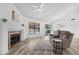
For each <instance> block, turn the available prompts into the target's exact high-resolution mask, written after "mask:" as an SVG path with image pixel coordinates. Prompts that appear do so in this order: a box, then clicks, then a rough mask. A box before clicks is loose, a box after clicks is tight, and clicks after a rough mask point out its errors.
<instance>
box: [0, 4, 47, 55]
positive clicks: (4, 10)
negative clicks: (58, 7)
mask: <svg viewBox="0 0 79 59" xmlns="http://www.w3.org/2000/svg"><path fill="white" fill-rule="evenodd" d="M12 10H15V11H16V13H17V14H18V15H19V17H20V18H19V22H17V21H13V20H12V18H11V17H12ZM4 18H5V19H7V20H8V21H7V22H5V23H4V22H3V21H2V19H4ZM28 22H37V23H40V29H41V30H40V33H39V34H36V35H29V29H28ZM22 24H24V27H22ZM45 24H47V23H45V22H42V21H36V19H32V18H27V17H23V16H22V15H21V13H20V12H19V11H18V9H17V8H16V7H15V6H14V5H13V4H0V54H5V53H7V52H8V31H19V30H21V32H22V33H21V40H24V39H26V38H28V37H36V36H44V35H45Z"/></svg>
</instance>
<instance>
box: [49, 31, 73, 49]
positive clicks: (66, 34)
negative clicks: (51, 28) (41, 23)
mask: <svg viewBox="0 0 79 59" xmlns="http://www.w3.org/2000/svg"><path fill="white" fill-rule="evenodd" d="M73 35H74V34H73V33H71V32H70V31H63V30H57V31H55V32H54V34H50V35H49V38H50V42H51V43H53V39H60V40H62V41H63V49H66V48H69V47H70V45H71V41H72V39H73Z"/></svg>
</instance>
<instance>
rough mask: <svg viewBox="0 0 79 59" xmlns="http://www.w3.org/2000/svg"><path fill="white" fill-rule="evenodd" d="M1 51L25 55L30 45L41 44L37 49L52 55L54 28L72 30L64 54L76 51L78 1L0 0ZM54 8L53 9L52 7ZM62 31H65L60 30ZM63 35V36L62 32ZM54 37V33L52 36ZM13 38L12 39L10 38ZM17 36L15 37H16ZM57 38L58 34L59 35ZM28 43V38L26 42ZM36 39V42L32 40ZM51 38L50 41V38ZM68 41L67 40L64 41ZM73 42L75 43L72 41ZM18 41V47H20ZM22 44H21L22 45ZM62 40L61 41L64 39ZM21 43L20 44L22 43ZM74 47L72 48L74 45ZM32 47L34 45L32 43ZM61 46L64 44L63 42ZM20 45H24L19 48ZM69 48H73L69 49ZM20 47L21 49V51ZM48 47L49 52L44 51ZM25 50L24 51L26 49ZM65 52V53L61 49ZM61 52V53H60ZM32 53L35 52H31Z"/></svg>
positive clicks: (78, 22) (76, 52)
mask: <svg viewBox="0 0 79 59" xmlns="http://www.w3.org/2000/svg"><path fill="white" fill-rule="evenodd" d="M0 8H1V9H0V54H1V55H2V54H7V53H8V54H12V53H13V51H14V50H16V47H17V48H18V49H17V51H15V53H13V54H12V55H16V54H17V55H19V54H22V53H23V54H24V55H28V54H30V53H31V52H29V53H28V52H26V51H30V49H26V46H27V45H28V46H29V47H31V49H33V48H32V46H33V45H36V48H37V49H36V50H39V49H40V48H39V46H40V47H42V49H41V50H42V51H40V50H39V51H40V53H37V52H36V51H35V52H34V53H35V55H37V54H40V55H43V53H42V52H43V51H44V49H46V50H45V51H46V52H45V53H44V55H45V54H47V55H54V53H53V47H52V44H51V43H49V41H50V35H51V36H54V35H55V34H58V32H57V33H56V31H57V30H59V31H68V32H70V33H73V36H72V37H71V41H70V43H69V45H67V43H66V45H67V46H70V47H68V48H70V49H69V50H68V51H66V53H65V54H66V55H71V54H72V55H73V54H74V55H78V54H79V52H78V49H79V48H78V47H77V46H78V45H79V44H78V39H79V37H78V36H79V33H78V29H79V27H78V25H79V20H78V18H79V17H78V15H79V4H77V3H19V4H18V3H1V4H0ZM53 8H54V9H53ZM40 10H41V11H40ZM63 35H64V34H63ZM63 35H62V36H63ZM54 38H56V37H54ZM13 39H14V40H13ZM15 39H16V40H15ZM58 39H59V38H58ZM29 41H30V43H29V44H27V42H29ZM35 42H36V43H35ZM52 42H53V41H52ZM67 42H69V41H67ZM75 43H76V44H75ZM20 44H21V48H20ZM23 44H24V45H23ZM63 44H64V43H63ZM22 45H23V46H22ZM73 46H74V47H76V48H74V47H73ZM33 47H34V46H33ZM63 47H64V46H63ZM22 49H24V50H23V51H22ZM71 49H72V50H71ZM21 51H22V52H21ZM48 51H50V52H52V53H47V52H48ZM25 52H26V53H25ZM63 54H64V53H63ZM63 54H61V55H63ZM32 55H34V54H33V53H32Z"/></svg>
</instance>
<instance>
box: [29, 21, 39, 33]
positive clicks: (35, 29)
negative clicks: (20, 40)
mask: <svg viewBox="0 0 79 59" xmlns="http://www.w3.org/2000/svg"><path fill="white" fill-rule="evenodd" d="M39 32H40V24H39V23H34V22H29V34H36V33H39Z"/></svg>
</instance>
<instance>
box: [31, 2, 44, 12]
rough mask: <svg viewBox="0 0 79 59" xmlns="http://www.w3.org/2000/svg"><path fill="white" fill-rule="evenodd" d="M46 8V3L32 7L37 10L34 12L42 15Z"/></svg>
mask: <svg viewBox="0 0 79 59" xmlns="http://www.w3.org/2000/svg"><path fill="white" fill-rule="evenodd" d="M44 6H45V4H44V3H41V4H40V6H35V5H32V7H33V8H35V9H34V10H33V12H39V13H42V12H43V10H44Z"/></svg>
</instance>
